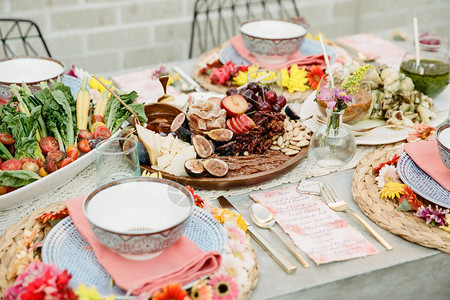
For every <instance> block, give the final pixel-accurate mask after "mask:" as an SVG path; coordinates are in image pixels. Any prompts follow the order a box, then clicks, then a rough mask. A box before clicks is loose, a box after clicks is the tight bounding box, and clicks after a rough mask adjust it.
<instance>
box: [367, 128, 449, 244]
mask: <svg viewBox="0 0 450 300" xmlns="http://www.w3.org/2000/svg"><path fill="white" fill-rule="evenodd" d="M435 132H436V129H434V127H431V126H429V125H426V124H423V123H420V124H418V125H416V126H415V128H414V130H412V131H411V132H410V133H409V135H408V142H417V141H421V140H430V139H434V138H435ZM402 151H403V150H402V149H400V150H399V151H397V152H396V153H394V154H393V155H392V157H391V158H390V159H389V160H387V161H385V162H383V163H381V164H380V165H378V166H377V167H374V168H373V169H372V171H373V174H374V175H378V176H377V177H376V178H375V181H376V182H377V183H378V187H380V188H381V190H380V191H379V195H380V198H382V199H389V200H392V201H396V202H398V206H397V210H399V211H412V212H414V215H415V216H417V217H420V218H422V219H425V223H426V224H429V225H431V226H433V227H434V226H439V228H440V229H443V230H445V231H447V232H450V210H449V209H443V208H440V207H439V206H437V205H436V206H435V207H434V208H433V207H432V206H431V205H429V206H425V205H424V204H423V203H422V201H421V200H420V199H419V197H418V196H417V195H416V194H415V193H414V191H413V190H412V188H411V187H410V186H408V185H406V184H403V183H402V182H401V181H400V179H399V177H398V173H397V169H396V166H397V163H398V160H399V158H400V154H401V152H402ZM447 237H448V238H450V235H448V236H447Z"/></svg>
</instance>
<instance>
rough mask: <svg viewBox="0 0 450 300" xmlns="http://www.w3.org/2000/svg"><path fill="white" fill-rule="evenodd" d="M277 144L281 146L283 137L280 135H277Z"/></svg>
mask: <svg viewBox="0 0 450 300" xmlns="http://www.w3.org/2000/svg"><path fill="white" fill-rule="evenodd" d="M277 144H278V146H281V145H282V144H283V137H282V136H281V135H280V136H279V137H278V140H277Z"/></svg>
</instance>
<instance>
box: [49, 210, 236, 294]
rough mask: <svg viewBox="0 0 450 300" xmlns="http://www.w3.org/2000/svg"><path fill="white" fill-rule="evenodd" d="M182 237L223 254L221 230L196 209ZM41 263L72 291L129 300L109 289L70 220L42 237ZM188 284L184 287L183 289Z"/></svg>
mask: <svg viewBox="0 0 450 300" xmlns="http://www.w3.org/2000/svg"><path fill="white" fill-rule="evenodd" d="M184 235H185V236H186V237H188V238H189V239H190V240H191V241H193V242H194V243H196V244H197V246H198V247H199V248H200V249H201V250H202V251H218V252H220V253H223V251H224V246H225V244H226V243H227V240H228V237H227V234H226V232H225V229H224V228H223V226H221V225H219V224H218V223H217V221H216V220H215V219H214V217H213V216H212V215H211V214H210V213H209V212H207V211H205V210H203V209H201V208H198V207H194V211H193V213H192V216H191V219H190V220H189V223H188V225H187V227H186V230H185V232H184ZM42 261H43V262H45V263H52V264H55V265H57V266H58V267H59V268H61V269H63V270H67V271H68V272H69V273H70V274H72V280H71V281H70V285H71V286H72V287H73V288H76V287H77V286H78V284H80V283H83V284H84V285H86V286H88V287H89V286H95V287H96V289H97V290H98V291H99V293H100V294H101V295H102V296H104V297H107V296H109V295H111V294H112V295H114V296H115V298H116V299H128V298H129V297H126V296H125V295H126V291H124V290H122V289H121V288H119V287H118V286H116V285H111V276H110V275H109V274H108V272H107V271H106V270H105V269H104V268H103V267H102V266H101V265H100V263H99V262H98V261H97V258H96V256H95V254H94V251H92V249H91V248H90V246H89V244H88V243H87V242H86V241H85V239H84V238H83V237H82V236H81V235H80V234H79V232H78V230H77V228H76V227H75V225H74V224H73V222H72V219H71V218H70V217H67V218H65V219H64V220H62V221H61V222H59V223H58V224H57V225H56V226H55V227H53V228H52V230H51V231H50V232H49V233H48V235H47V236H46V238H45V240H44V244H43V246H42ZM80 262H82V263H80ZM192 284H193V283H191V284H187V285H186V286H185V288H188V287H190V286H191V285H192Z"/></svg>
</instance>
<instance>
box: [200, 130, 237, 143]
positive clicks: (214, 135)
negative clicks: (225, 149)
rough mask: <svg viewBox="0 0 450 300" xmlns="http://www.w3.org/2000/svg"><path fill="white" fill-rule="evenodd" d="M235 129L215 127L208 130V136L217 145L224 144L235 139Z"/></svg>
mask: <svg viewBox="0 0 450 300" xmlns="http://www.w3.org/2000/svg"><path fill="white" fill-rule="evenodd" d="M233 135H234V134H233V131H231V130H230V129H226V128H219V129H213V130H210V131H208V132H206V136H207V137H208V138H209V139H210V140H211V141H213V143H215V144H216V145H223V144H224V143H227V142H229V141H231V140H232V139H233Z"/></svg>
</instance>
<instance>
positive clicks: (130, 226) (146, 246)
mask: <svg viewBox="0 0 450 300" xmlns="http://www.w3.org/2000/svg"><path fill="white" fill-rule="evenodd" d="M193 208H194V199H193V197H192V194H191V193H190V192H189V191H188V190H187V189H186V188H185V187H184V186H182V185H180V184H178V183H176V182H174V181H171V180H167V179H159V178H149V177H136V178H127V179H121V180H117V181H113V182H110V183H107V184H105V185H103V186H100V187H98V188H97V189H95V190H94V191H93V192H92V193H91V194H89V196H88V197H87V198H86V199H85V201H84V205H83V209H84V213H85V215H86V218H87V219H88V221H89V224H90V226H91V228H92V230H93V232H94V234H95V236H96V237H97V238H98V240H99V241H100V242H101V243H102V244H104V245H105V246H106V247H108V248H109V249H111V250H113V251H115V252H117V253H119V254H120V255H121V256H123V257H125V258H128V259H133V260H145V259H151V258H154V257H156V256H158V255H159V254H161V253H162V251H163V250H164V249H165V248H167V247H170V246H171V245H172V244H174V243H175V242H176V241H178V239H179V238H180V237H181V236H182V235H183V232H184V230H185V228H186V225H187V223H188V221H189V218H190V216H191V215H192V211H193Z"/></svg>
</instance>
